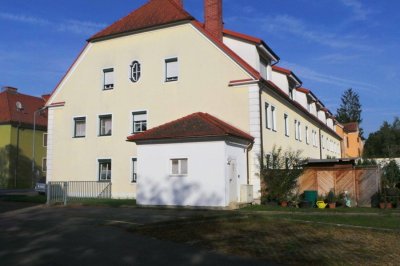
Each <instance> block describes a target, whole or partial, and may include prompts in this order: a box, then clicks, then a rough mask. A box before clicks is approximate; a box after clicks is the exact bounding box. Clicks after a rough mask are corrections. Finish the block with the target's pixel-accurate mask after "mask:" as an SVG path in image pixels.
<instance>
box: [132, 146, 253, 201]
mask: <svg viewBox="0 0 400 266" xmlns="http://www.w3.org/2000/svg"><path fill="white" fill-rule="evenodd" d="M137 152H138V179H137V180H138V181H137V198H136V201H137V203H138V204H139V205H173V206H197V207H201V206H207V207H225V206H228V205H229V203H230V199H229V191H230V180H229V176H228V173H229V171H228V167H229V165H228V159H229V160H231V161H232V160H234V161H235V162H236V167H237V181H236V188H237V189H236V191H237V193H236V195H237V199H238V200H239V195H240V185H241V184H246V182H247V177H246V172H247V170H246V151H245V149H244V147H243V146H238V145H235V144H228V143H227V142H225V141H204V142H186V143H164V144H142V145H138V149H137ZM178 158H187V159H188V174H187V175H183V176H173V175H171V159H178Z"/></svg>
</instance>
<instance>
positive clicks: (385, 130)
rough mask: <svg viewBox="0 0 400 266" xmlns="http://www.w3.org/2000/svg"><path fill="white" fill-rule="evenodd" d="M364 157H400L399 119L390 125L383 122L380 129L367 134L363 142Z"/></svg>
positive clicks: (396, 118)
mask: <svg viewBox="0 0 400 266" xmlns="http://www.w3.org/2000/svg"><path fill="white" fill-rule="evenodd" d="M364 155H365V156H366V157H369V158H395V157H400V119H399V118H398V117H395V119H394V121H393V123H392V124H390V123H388V122H387V121H384V122H383V124H382V126H381V127H380V129H379V130H378V131H376V132H374V133H371V134H369V136H368V139H367V140H366V141H365V146H364Z"/></svg>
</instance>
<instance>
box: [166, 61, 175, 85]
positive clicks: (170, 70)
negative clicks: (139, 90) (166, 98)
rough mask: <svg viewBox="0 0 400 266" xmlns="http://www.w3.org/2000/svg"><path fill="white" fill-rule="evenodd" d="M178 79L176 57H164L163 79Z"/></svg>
mask: <svg viewBox="0 0 400 266" xmlns="http://www.w3.org/2000/svg"><path fill="white" fill-rule="evenodd" d="M176 80H178V58H176V57H175V58H169V59H165V81H166V82H168V81H176Z"/></svg>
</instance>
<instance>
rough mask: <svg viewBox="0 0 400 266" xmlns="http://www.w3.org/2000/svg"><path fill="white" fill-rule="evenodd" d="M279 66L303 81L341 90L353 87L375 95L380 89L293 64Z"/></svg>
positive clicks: (284, 63) (287, 63)
mask: <svg viewBox="0 0 400 266" xmlns="http://www.w3.org/2000/svg"><path fill="white" fill-rule="evenodd" d="M281 64H282V65H284V66H286V67H288V68H290V69H291V70H292V71H293V72H294V73H296V75H298V76H299V78H300V79H303V80H305V79H308V80H312V81H316V82H321V83H326V84H331V85H336V86H340V87H342V88H349V87H354V88H356V89H357V90H364V91H367V92H370V93H376V92H377V90H378V91H379V89H380V88H379V87H377V86H375V85H373V84H371V83H366V82H361V81H358V80H351V79H345V78H341V77H336V76H333V75H329V74H322V73H319V72H317V71H315V70H313V69H310V68H307V67H304V66H300V65H297V64H294V63H289V62H285V61H282V62H281Z"/></svg>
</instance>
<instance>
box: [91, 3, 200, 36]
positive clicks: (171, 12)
mask: <svg viewBox="0 0 400 266" xmlns="http://www.w3.org/2000/svg"><path fill="white" fill-rule="evenodd" d="M185 20H194V18H193V17H192V16H191V15H190V14H189V13H188V12H186V11H185V10H184V9H183V8H182V7H180V6H179V5H178V4H176V3H175V2H174V1H171V0H150V1H149V2H147V3H146V4H144V5H143V6H141V7H139V8H138V9H136V10H134V11H132V12H131V13H130V14H129V15H127V16H126V17H123V18H122V19H120V20H118V21H116V22H114V23H113V24H111V25H110V26H108V27H107V28H105V29H103V30H101V31H100V32H98V33H96V34H95V35H93V36H92V37H90V38H89V40H88V41H94V40H97V39H102V38H105V37H110V36H114V35H120V34H123V33H128V32H131V31H137V30H142V29H146V28H151V27H156V26H162V25H165V24H169V23H173V22H180V21H185Z"/></svg>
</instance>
